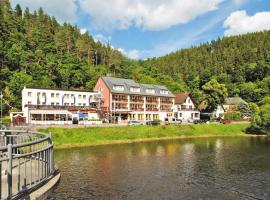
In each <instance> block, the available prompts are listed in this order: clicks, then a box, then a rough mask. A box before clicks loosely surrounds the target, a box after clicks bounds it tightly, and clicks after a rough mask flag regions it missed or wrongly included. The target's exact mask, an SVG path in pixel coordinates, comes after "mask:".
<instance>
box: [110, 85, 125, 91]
mask: <svg viewBox="0 0 270 200" xmlns="http://www.w3.org/2000/svg"><path fill="white" fill-rule="evenodd" d="M113 89H114V90H117V91H124V86H123V85H114V86H113Z"/></svg>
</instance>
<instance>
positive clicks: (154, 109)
mask: <svg viewBox="0 0 270 200" xmlns="http://www.w3.org/2000/svg"><path fill="white" fill-rule="evenodd" d="M146 111H158V109H157V108H146Z"/></svg>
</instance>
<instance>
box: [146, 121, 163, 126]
mask: <svg viewBox="0 0 270 200" xmlns="http://www.w3.org/2000/svg"><path fill="white" fill-rule="evenodd" d="M146 125H148V126H158V125H160V121H148V122H146Z"/></svg>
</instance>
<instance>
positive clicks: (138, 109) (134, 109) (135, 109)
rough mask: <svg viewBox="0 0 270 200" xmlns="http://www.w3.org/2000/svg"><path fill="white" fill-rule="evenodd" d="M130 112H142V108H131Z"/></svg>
mask: <svg viewBox="0 0 270 200" xmlns="http://www.w3.org/2000/svg"><path fill="white" fill-rule="evenodd" d="M130 110H131V111H144V109H143V108H131V109H130Z"/></svg>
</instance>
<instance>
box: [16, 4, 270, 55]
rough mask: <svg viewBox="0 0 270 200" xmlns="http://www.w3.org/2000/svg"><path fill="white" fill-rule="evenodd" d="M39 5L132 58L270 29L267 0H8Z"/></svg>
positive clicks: (161, 53)
mask: <svg viewBox="0 0 270 200" xmlns="http://www.w3.org/2000/svg"><path fill="white" fill-rule="evenodd" d="M11 3H12V6H13V7H15V5H16V4H18V3H19V4H20V5H21V6H22V7H23V8H25V7H28V8H29V9H30V10H31V11H34V10H36V9H38V8H40V7H42V8H43V9H44V10H45V11H46V12H47V13H48V14H49V15H51V16H55V17H56V19H57V20H58V21H59V22H60V23H63V22H69V23H71V24H74V25H77V26H78V27H79V28H80V30H81V33H84V32H86V31H88V33H89V34H90V35H92V36H93V37H94V39H95V40H96V41H97V40H98V41H100V42H102V43H104V44H108V43H109V44H110V45H111V46H112V47H113V48H116V49H118V50H119V51H121V52H122V53H124V54H125V55H126V56H128V57H129V58H131V59H142V60H144V59H147V58H152V57H159V56H163V55H166V54H168V53H170V52H173V51H176V50H179V49H182V48H188V47H191V46H195V45H199V44H202V43H205V42H208V41H211V40H215V39H217V38H218V37H224V36H231V35H239V34H245V33H248V32H256V31H261V30H270V0H11Z"/></svg>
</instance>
